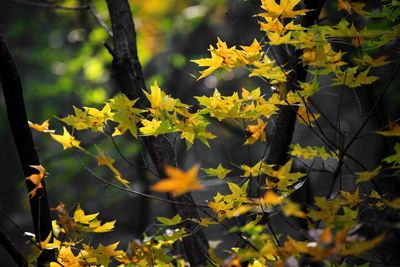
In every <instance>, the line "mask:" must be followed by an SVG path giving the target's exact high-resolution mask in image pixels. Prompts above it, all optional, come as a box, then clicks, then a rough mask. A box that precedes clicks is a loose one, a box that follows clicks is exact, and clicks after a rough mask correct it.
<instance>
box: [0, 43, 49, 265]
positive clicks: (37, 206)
mask: <svg viewBox="0 0 400 267" xmlns="http://www.w3.org/2000/svg"><path fill="white" fill-rule="evenodd" d="M0 78H1V84H2V86H3V94H4V100H5V104H6V108H7V116H8V121H9V123H10V126H11V131H12V134H13V138H14V141H15V145H16V148H17V151H18V154H19V158H20V161H21V164H22V168H23V171H24V175H25V177H29V176H30V175H32V174H34V173H37V170H36V169H34V168H32V167H30V166H31V165H40V161H39V157H38V155H37V152H36V147H35V144H34V143H33V139H32V132H31V129H30V128H29V125H28V119H27V115H26V110H25V102H24V96H23V89H22V84H21V79H20V77H19V73H18V70H17V67H16V65H15V62H14V60H13V58H12V56H11V53H10V51H9V50H8V47H7V45H6V44H5V42H4V40H3V37H2V36H1V35H0ZM42 185H43V188H42V189H39V190H38V192H37V194H36V195H35V196H33V197H31V198H29V203H30V206H31V214H32V218H33V226H34V232H35V235H36V240H38V241H44V240H45V239H46V238H47V237H48V236H49V234H51V235H52V233H53V232H52V225H51V216H50V209H49V203H48V200H47V192H46V185H45V182H44V181H42ZM26 186H27V189H28V192H30V191H32V190H33V189H34V188H35V187H36V186H35V185H34V184H33V183H32V182H31V181H30V180H26ZM52 240H53V237H52V236H51V239H50V242H52ZM51 253H52V252H49V254H51ZM49 254H48V253H42V254H41V256H40V257H39V259H38V264H44V263H46V262H48V261H49V260H50V259H51V257H49Z"/></svg>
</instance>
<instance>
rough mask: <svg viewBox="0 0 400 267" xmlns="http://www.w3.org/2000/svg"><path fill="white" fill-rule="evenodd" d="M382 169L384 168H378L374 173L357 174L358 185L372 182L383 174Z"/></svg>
mask: <svg viewBox="0 0 400 267" xmlns="http://www.w3.org/2000/svg"><path fill="white" fill-rule="evenodd" d="M381 168H382V166H378V167H376V169H375V170H373V171H365V172H356V175H357V180H356V183H357V184H358V183H362V182H367V181H370V180H371V179H372V178H374V177H376V176H378V175H379V173H380V172H381Z"/></svg>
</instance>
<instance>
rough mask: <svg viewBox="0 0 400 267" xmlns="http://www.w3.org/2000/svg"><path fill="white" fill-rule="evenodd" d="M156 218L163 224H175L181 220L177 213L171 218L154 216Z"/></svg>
mask: <svg viewBox="0 0 400 267" xmlns="http://www.w3.org/2000/svg"><path fill="white" fill-rule="evenodd" d="M156 219H157V220H158V221H159V222H160V223H162V224H163V225H165V226H171V225H177V224H180V223H181V222H182V217H181V216H180V215H179V214H177V215H175V216H174V217H172V218H171V219H168V218H165V217H156Z"/></svg>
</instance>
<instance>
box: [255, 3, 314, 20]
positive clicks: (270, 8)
mask: <svg viewBox="0 0 400 267" xmlns="http://www.w3.org/2000/svg"><path fill="white" fill-rule="evenodd" d="M299 2H300V0H280V1H279V4H278V3H277V2H276V1H275V0H261V8H262V9H264V10H265V11H267V12H266V13H261V14H258V15H259V16H260V17H265V18H268V17H272V18H294V17H296V16H304V15H305V14H306V12H307V11H309V10H308V9H301V10H296V11H294V10H293V9H294V7H295V6H297V4H298V3H299Z"/></svg>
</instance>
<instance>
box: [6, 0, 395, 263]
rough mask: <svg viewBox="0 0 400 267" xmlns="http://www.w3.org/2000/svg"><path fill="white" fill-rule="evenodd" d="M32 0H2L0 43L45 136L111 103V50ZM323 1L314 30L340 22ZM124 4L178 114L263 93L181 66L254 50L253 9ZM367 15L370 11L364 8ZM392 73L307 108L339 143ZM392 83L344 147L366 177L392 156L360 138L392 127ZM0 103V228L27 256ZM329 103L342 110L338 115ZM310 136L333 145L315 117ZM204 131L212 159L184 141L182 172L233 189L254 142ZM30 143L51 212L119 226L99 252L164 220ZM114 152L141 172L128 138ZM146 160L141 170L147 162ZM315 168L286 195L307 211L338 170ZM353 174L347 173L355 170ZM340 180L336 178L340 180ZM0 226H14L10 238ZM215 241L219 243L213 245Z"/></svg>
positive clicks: (207, 0) (13, 159)
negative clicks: (321, 135)
mask: <svg viewBox="0 0 400 267" xmlns="http://www.w3.org/2000/svg"><path fill="white" fill-rule="evenodd" d="M32 2H34V3H36V4H32V5H27V4H24V3H25V1H12V0H10V1H8V0H0V32H1V34H3V35H4V37H5V41H6V42H7V44H8V46H9V48H10V50H11V52H12V54H13V56H14V58H15V61H16V63H17V66H18V68H19V71H20V75H21V78H22V82H23V87H24V96H25V101H26V107H27V112H28V118H29V120H31V121H34V122H37V123H39V122H40V123H41V122H42V121H44V120H45V119H50V123H51V126H52V128H54V129H56V130H57V131H58V132H60V131H61V129H62V124H61V123H60V122H59V121H58V120H57V117H64V116H66V115H67V114H69V113H72V111H73V110H72V106H77V107H81V106H94V107H97V106H99V105H101V104H102V103H104V102H105V101H106V100H107V99H108V98H110V97H112V96H114V95H115V94H116V93H118V92H117V89H116V87H115V86H114V83H113V81H112V75H111V72H110V69H111V56H110V55H109V54H108V52H107V50H106V49H105V47H104V45H103V44H104V42H110V38H109V36H108V34H107V31H106V30H105V29H104V28H103V27H101V25H100V24H99V22H98V19H96V17H95V16H94V15H93V13H92V12H90V11H88V10H80V11H79V10H78V11H76V10H75V11H67V10H63V9H54V8H50V7H46V6H40V5H38V4H37V3H38V2H35V1H32ZM43 2H45V1H44V0H43ZM327 2H328V3H327V4H326V6H325V8H324V11H323V14H322V15H321V18H323V19H324V20H323V23H329V22H331V21H337V20H338V15H335V14H336V13H335V12H332V11H335V10H336V9H337V6H336V2H335V3H334V1H327ZM378 2H379V1H378ZM48 3H50V4H53V3H57V4H59V5H65V6H80V5H85V3H86V1H85V0H81V1H78V0H65V1H49V2H48ZM131 5H132V11H133V14H134V18H135V23H136V27H137V32H138V49H139V58H140V60H141V62H142V65H143V67H144V72H145V78H146V80H147V83H148V85H150V84H153V82H154V81H157V82H158V84H159V85H160V87H161V88H163V89H164V90H165V91H166V92H167V93H169V94H171V95H172V96H174V97H176V98H180V99H181V100H182V101H183V102H185V103H188V104H196V101H195V100H194V99H193V96H194V95H210V94H212V92H213V90H214V88H218V89H219V90H220V91H221V92H222V93H223V94H231V93H232V92H233V91H237V90H240V89H241V88H242V87H245V88H248V89H253V88H256V87H258V86H261V87H262V90H263V92H266V91H268V90H269V86H268V85H267V84H265V83H263V82H262V81H261V80H260V79H257V78H252V79H249V78H245V77H247V75H248V72H247V71H246V70H237V71H234V72H224V71H223V72H218V73H216V74H215V75H212V76H209V77H207V78H206V79H203V80H200V81H196V78H195V76H198V71H199V69H198V68H197V67H196V65H195V64H193V63H191V62H190V60H191V59H197V58H200V57H206V56H207V49H208V47H209V45H210V44H215V43H216V40H217V36H219V37H221V38H222V39H223V40H224V41H227V42H228V45H229V46H232V45H234V44H235V45H249V44H250V43H251V42H252V40H253V39H254V38H257V39H258V40H261V38H262V37H263V35H262V33H261V32H260V31H259V26H258V24H257V20H256V18H255V17H254V15H255V14H257V13H259V12H260V9H259V1H258V0H248V1H245V0H229V1H228V0H163V1H147V0H138V1H131ZM94 6H95V8H96V14H97V16H98V17H100V18H101V19H102V20H104V21H105V23H107V24H108V25H109V18H108V12H107V9H106V5H105V1H100V0H94ZM369 8H371V9H374V8H379V7H378V5H377V6H374V5H373V4H371V6H369ZM358 23H359V25H365V24H368V23H372V22H371V21H361V20H358ZM396 47H397V49H398V48H399V46H398V44H396V43H394V44H393V45H392V47H389V48H385V49H384V50H382V51H375V52H374V53H375V54H377V55H378V54H380V53H382V54H389V55H390V57H391V58H390V60H391V61H392V62H396V61H398V59H399V56H398V50H396ZM335 49H342V50H343V51H347V50H346V49H348V46H347V47H346V46H343V47H341V46H340V44H337V45H336V46H335ZM353 53H355V52H354V51H350V50H349V51H347V55H348V56H351V55H352V54H353ZM394 66H395V64H389V65H386V66H385V67H383V68H381V69H379V71H376V72H375V73H374V74H375V75H377V76H380V77H382V80H381V81H379V82H377V83H375V84H374V85H373V86H370V87H366V88H359V89H357V90H350V89H348V88H340V87H335V88H327V89H324V90H322V91H321V92H319V93H318V94H317V95H316V96H314V97H313V100H314V101H315V102H316V104H317V105H318V106H320V107H322V108H323V110H324V111H325V112H326V115H327V116H328V117H329V119H331V120H332V121H334V122H336V121H337V122H338V123H339V124H340V129H341V131H342V132H343V134H344V136H345V137H350V136H352V135H353V134H354V132H355V131H356V130H357V129H358V127H359V126H360V124H361V121H362V119H363V118H365V116H366V114H367V113H368V110H369V109H370V108H371V106H372V105H373V104H374V102H375V100H376V95H378V94H379V92H380V90H382V89H383V87H384V86H385V81H386V80H387V78H388V77H389V76H390V75H391V74H392V73H393V70H394ZM320 83H321V88H322V87H324V85H326V84H327V81H325V80H321V81H320ZM398 85H399V79H398V78H396V79H395V81H394V82H393V83H392V84H391V85H390V89H389V93H388V95H387V97H386V98H385V101H384V103H382V104H381V105H380V107H379V109H378V112H375V113H374V116H373V118H372V119H371V120H370V122H369V124H368V125H367V128H366V129H365V131H364V132H365V134H364V135H363V138H360V139H359V140H357V142H356V143H355V144H354V146H353V147H352V149H351V153H352V154H353V156H355V157H356V158H358V159H359V160H360V161H361V162H363V163H364V164H365V165H366V166H368V169H370V170H372V169H374V168H375V166H376V165H377V164H378V163H379V161H380V160H381V159H382V158H383V157H385V156H387V155H389V154H391V153H392V147H393V145H394V141H393V139H390V141H387V139H384V138H381V137H379V136H377V135H370V134H369V132H370V131H374V130H377V129H380V128H382V127H385V126H386V125H387V121H388V115H387V114H389V115H390V117H391V118H392V119H396V118H397V117H398V114H399V111H400V108H399V105H398V103H399V101H400V99H399V98H400V94H399V90H398ZM341 94H343V97H341V96H340V95H341ZM0 99H1V102H0V106H1V107H0V108H1V109H0V148H1V153H0V173H1V186H0V209H1V213H2V215H1V216H0V228H1V229H2V230H3V231H4V232H6V233H7V235H9V237H10V238H11V239H12V240H13V242H14V243H16V244H17V246H18V248H21V250H22V251H23V252H24V253H26V254H28V253H29V252H30V245H29V244H27V242H26V241H27V240H26V239H25V238H24V236H23V232H24V231H26V232H32V231H33V230H32V221H31V217H30V213H29V207H28V201H27V200H28V197H27V192H26V188H25V183H24V177H23V174H22V169H21V166H20V163H19V159H18V157H17V153H16V151H15V145H14V142H13V139H12V136H11V133H10V129H9V125H8V121H7V117H6V113H5V106H4V101H3V97H2V95H1V96H0ZM339 102H341V110H340V112H339V113H338V111H337V110H338V105H339ZM338 115H339V117H338ZM320 127H321V129H323V130H324V131H325V133H326V134H327V135H328V136H333V135H335V132H334V130H333V129H332V128H330V127H329V125H328V123H327V122H326V121H324V120H323V119H320ZM212 131H213V132H214V133H216V134H217V135H219V136H220V138H218V139H216V140H213V141H211V149H209V148H207V147H206V146H204V145H202V144H195V145H194V146H193V148H192V149H191V150H190V151H186V146H185V144H184V143H182V144H179V145H178V147H177V152H178V161H179V164H180V167H182V168H184V169H185V168H187V167H189V166H191V165H192V164H193V163H194V162H201V164H202V167H204V168H209V167H216V166H217V165H218V163H222V164H223V165H224V166H225V167H229V168H231V169H233V170H234V171H233V172H232V173H231V174H230V175H229V177H228V179H230V180H233V181H236V182H239V183H243V181H244V180H243V178H240V177H239V175H240V172H239V170H237V169H236V170H235V168H234V167H233V166H234V165H235V164H237V165H239V164H248V165H251V164H255V163H256V162H258V161H259V159H260V157H261V155H262V152H263V150H264V146H263V145H262V144H260V145H255V146H253V147H251V148H248V147H243V146H241V144H243V142H244V140H245V139H244V137H243V136H242V135H240V134H237V132H235V131H229V129H227V128H226V127H221V126H220V125H218V124H215V125H213V127H212ZM78 136H79V138H81V139H82V140H83V145H84V146H85V147H87V148H88V149H89V150H91V151H95V148H94V145H95V144H96V145H98V146H100V147H102V148H103V149H104V150H107V151H108V152H109V153H110V154H111V155H112V156H113V157H114V158H115V159H116V160H117V162H118V163H117V166H118V168H119V169H120V170H121V172H122V173H123V175H124V177H127V178H128V179H129V180H130V181H131V182H132V185H133V188H134V189H135V190H143V188H144V186H145V185H146V184H147V183H148V182H149V181H154V177H153V176H152V175H151V174H150V173H147V172H145V173H144V172H140V171H138V170H137V169H135V168H133V167H132V166H131V165H130V164H128V163H127V162H125V161H124V160H122V159H121V158H120V157H119V154H118V153H117V151H116V149H115V147H114V145H113V144H112V142H111V141H110V140H109V139H107V138H104V137H102V136H101V135H95V134H93V133H87V134H78ZM34 141H35V144H36V146H37V148H38V152H39V156H40V159H41V162H42V165H43V166H44V167H45V168H46V169H47V171H48V172H49V175H48V177H47V178H46V183H47V188H48V193H49V200H50V205H51V207H55V206H56V205H57V204H58V202H64V203H65V204H66V205H67V207H68V208H71V209H72V208H73V207H74V206H75V205H76V204H77V203H80V204H81V207H82V208H83V209H84V210H86V211H87V212H89V213H94V212H97V211H99V212H100V218H101V219H103V220H113V219H116V220H117V224H116V229H115V231H114V232H111V233H106V234H102V235H101V236H100V239H99V240H101V241H102V242H105V243H110V242H112V241H117V240H121V243H120V245H121V246H122V247H124V246H126V245H127V242H128V241H129V240H130V239H132V238H140V237H141V234H142V233H143V232H144V231H145V230H147V231H148V232H151V229H152V228H153V226H154V223H156V221H155V216H171V214H172V213H171V210H170V207H169V206H168V205H166V204H165V203H160V202H154V201H152V200H147V199H143V198H141V197H137V196H134V195H128V194H127V193H124V192H121V191H117V190H116V189H114V188H110V187H107V186H105V185H104V184H103V183H101V182H99V181H98V180H96V179H95V178H93V177H92V176H90V175H89V174H88V173H87V171H86V170H85V169H84V168H83V167H82V165H81V164H80V163H79V161H78V160H77V159H76V157H75V156H74V154H73V153H72V152H69V151H63V150H62V148H61V146H60V145H58V144H56V143H55V142H53V141H52V140H50V138H49V137H48V136H47V135H44V134H38V133H37V132H34ZM342 141H343V140H342ZM344 141H346V140H344ZM116 142H117V145H118V147H119V149H120V150H121V152H122V153H123V154H124V155H125V156H126V158H128V159H129V160H130V161H132V162H136V163H138V164H141V152H140V151H141V144H140V142H139V141H137V140H135V139H133V138H132V137H131V136H124V137H119V138H117V139H116ZM293 143H300V144H302V145H304V146H305V145H322V144H321V142H320V140H319V139H318V138H316V137H315V136H314V135H313V134H312V133H311V132H310V130H309V129H307V128H306V127H305V126H303V125H300V124H298V125H297V126H296V131H295V136H294V140H293ZM144 157H145V158H146V159H147V161H148V162H150V161H149V160H148V157H147V155H146V154H145V153H144ZM84 161H85V162H86V163H87V164H88V166H89V167H90V168H91V169H93V170H95V171H96V173H98V174H99V175H102V176H103V177H106V178H110V179H111V178H112V177H111V175H110V173H108V172H106V171H104V170H102V169H100V168H98V167H97V166H96V165H97V164H96V162H94V160H93V159H90V158H88V159H86V158H84ZM149 164H150V163H149ZM305 164H306V165H307V164H309V163H307V162H306V163H305ZM318 164H319V165H318ZM296 166H297V167H298V168H299V169H301V168H305V167H304V165H303V164H302V163H300V162H297V165H296ZM314 167H316V168H317V167H320V168H321V169H326V170H327V172H321V173H315V174H312V175H310V178H309V179H308V182H307V184H306V186H305V187H304V188H301V189H300V190H298V192H296V193H295V195H294V198H297V199H298V200H299V201H300V202H301V201H305V200H306V199H307V198H308V197H309V196H310V195H311V194H314V195H324V194H326V192H327V191H328V187H329V186H328V185H329V183H328V182H326V181H331V180H332V174H331V173H329V172H332V171H333V170H334V169H335V167H336V162H327V163H326V164H325V165H322V164H321V163H318V162H316V163H315V165H314ZM353 167H354V170H356V171H357V167H356V166H353ZM150 168H152V166H151V164H150ZM358 171H359V170H358ZM343 175H344V177H345V175H346V174H345V173H344V174H343ZM203 178H204V179H203V180H204V183H205V185H206V186H207V189H208V190H207V191H205V192H200V193H198V192H195V193H194V196H195V198H196V200H197V201H198V202H199V203H202V204H204V200H205V199H210V198H212V196H213V195H214V194H215V192H216V191H221V190H222V191H223V190H226V186H225V185H224V184H223V183H222V182H221V181H220V180H218V179H215V178H212V177H203ZM353 182H354V177H349V178H348V182H346V180H345V179H344V189H346V186H347V185H349V186H350V185H351V184H353ZM385 185H386V187H387V188H386V190H391V191H393V192H395V191H396V190H398V189H399V188H398V182H397V181H396V180H393V182H391V183H390V184H389V185H388V183H385ZM347 189H348V190H351V188H347ZM3 213H4V214H3ZM5 215H6V216H5ZM6 217H8V218H9V219H11V220H12V221H13V222H14V223H15V224H16V225H18V227H19V229H17V228H16V227H15V225H13V224H12V223H10V222H9V221H8V220H7V218H6ZM54 218H56V214H55V213H54ZM273 223H275V225H276V227H277V228H278V229H277V232H279V231H285V232H289V233H291V234H295V231H293V229H292V230H291V229H290V227H288V226H287V225H286V224H285V223H282V221H281V219H280V218H279V217H278V216H276V218H275V217H274V218H273ZM21 231H23V232H21ZM207 231H208V233H210V236H211V235H212V236H213V239H214V240H213V241H216V242H218V241H219V240H222V241H223V242H225V243H227V242H228V239H232V238H233V237H230V236H229V234H226V233H225V230H223V229H219V228H218V227H217V226H216V227H214V228H213V229H211V230H207ZM210 231H211V232H210ZM217 232H218V233H219V234H218V235H215V233H217ZM221 233H223V234H221ZM96 238H98V237H96ZM222 247H223V246H222ZM0 263H1V265H2V266H11V265H12V262H11V261H10V258H9V256H8V255H7V254H6V252H5V251H4V250H3V248H0Z"/></svg>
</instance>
